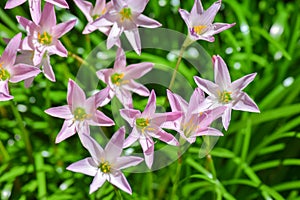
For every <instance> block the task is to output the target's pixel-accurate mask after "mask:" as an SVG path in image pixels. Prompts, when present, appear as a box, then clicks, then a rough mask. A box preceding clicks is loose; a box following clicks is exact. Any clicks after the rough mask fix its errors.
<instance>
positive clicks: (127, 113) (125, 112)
mask: <svg viewBox="0 0 300 200" xmlns="http://www.w3.org/2000/svg"><path fill="white" fill-rule="evenodd" d="M120 115H121V116H122V118H123V119H125V120H126V121H127V122H128V123H129V125H130V126H131V127H133V126H134V123H135V120H136V118H137V117H138V116H140V115H141V112H140V111H139V110H133V109H120Z"/></svg>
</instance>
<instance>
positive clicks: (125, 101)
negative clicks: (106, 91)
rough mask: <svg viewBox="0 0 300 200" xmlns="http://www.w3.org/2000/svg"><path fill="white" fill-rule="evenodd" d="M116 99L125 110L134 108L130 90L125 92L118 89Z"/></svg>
mask: <svg viewBox="0 0 300 200" xmlns="http://www.w3.org/2000/svg"><path fill="white" fill-rule="evenodd" d="M116 97H117V98H118V99H119V101H120V102H121V103H122V105H123V106H124V108H132V107H133V105H132V97H131V92H129V91H128V90H124V89H123V88H117V89H116Z"/></svg>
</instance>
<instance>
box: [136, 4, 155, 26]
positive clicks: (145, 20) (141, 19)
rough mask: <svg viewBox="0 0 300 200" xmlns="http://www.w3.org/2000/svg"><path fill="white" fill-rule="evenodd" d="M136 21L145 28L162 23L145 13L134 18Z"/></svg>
mask: <svg viewBox="0 0 300 200" xmlns="http://www.w3.org/2000/svg"><path fill="white" fill-rule="evenodd" d="M135 2H136V0H135ZM134 22H135V23H136V24H137V25H138V26H141V27H145V28H157V27H160V26H161V23H159V22H158V21H156V20H154V19H151V18H150V17H147V16H145V15H143V14H140V15H139V16H138V17H137V18H135V19H134Z"/></svg>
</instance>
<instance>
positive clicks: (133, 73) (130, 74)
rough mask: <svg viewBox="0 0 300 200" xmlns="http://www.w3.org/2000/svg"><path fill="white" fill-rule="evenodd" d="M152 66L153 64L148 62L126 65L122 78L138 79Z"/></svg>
mask: <svg viewBox="0 0 300 200" xmlns="http://www.w3.org/2000/svg"><path fill="white" fill-rule="evenodd" d="M153 66H154V64H153V63H150V62H143V63H139V64H132V65H128V66H127V67H126V69H125V75H124V79H138V78H140V77H142V76H144V75H145V74H146V73H148V72H149V71H151V70H152V69H153Z"/></svg>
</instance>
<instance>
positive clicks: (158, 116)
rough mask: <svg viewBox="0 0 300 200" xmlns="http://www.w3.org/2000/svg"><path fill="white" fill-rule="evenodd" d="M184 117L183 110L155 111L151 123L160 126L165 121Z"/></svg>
mask: <svg viewBox="0 0 300 200" xmlns="http://www.w3.org/2000/svg"><path fill="white" fill-rule="evenodd" d="M180 117H182V112H166V113H155V114H154V115H153V116H152V119H151V124H155V125H156V126H160V125H161V124H163V123H165V122H170V121H175V120H176V119H178V118H180Z"/></svg>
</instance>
